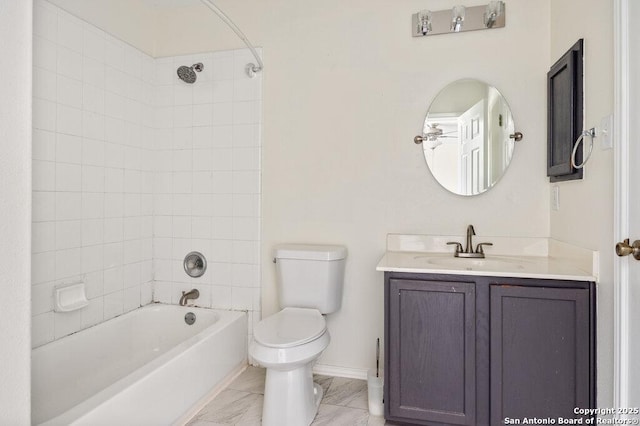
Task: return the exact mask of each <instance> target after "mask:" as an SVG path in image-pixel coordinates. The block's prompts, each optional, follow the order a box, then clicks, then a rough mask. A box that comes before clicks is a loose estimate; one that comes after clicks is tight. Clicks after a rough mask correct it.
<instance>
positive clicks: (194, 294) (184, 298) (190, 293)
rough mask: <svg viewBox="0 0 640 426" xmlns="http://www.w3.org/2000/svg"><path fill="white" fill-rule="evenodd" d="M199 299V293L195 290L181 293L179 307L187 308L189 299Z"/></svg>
mask: <svg viewBox="0 0 640 426" xmlns="http://www.w3.org/2000/svg"><path fill="white" fill-rule="evenodd" d="M198 297H200V292H199V291H198V289H197V288H194V289H191V290H189V291H186V292H185V291H183V292H182V297H181V298H180V306H187V300H189V299H197V298H198Z"/></svg>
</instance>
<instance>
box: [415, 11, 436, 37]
mask: <svg viewBox="0 0 640 426" xmlns="http://www.w3.org/2000/svg"><path fill="white" fill-rule="evenodd" d="M431 31H432V28H431V11H430V10H426V9H425V10H421V11H420V12H418V28H417V32H418V33H420V34H422V35H427V34H429V33H430V32H431Z"/></svg>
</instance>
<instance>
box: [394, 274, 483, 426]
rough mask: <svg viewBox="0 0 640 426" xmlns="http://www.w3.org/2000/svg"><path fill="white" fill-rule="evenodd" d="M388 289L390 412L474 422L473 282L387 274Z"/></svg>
mask: <svg viewBox="0 0 640 426" xmlns="http://www.w3.org/2000/svg"><path fill="white" fill-rule="evenodd" d="M389 292H390V293H389V296H388V297H389V318H388V321H389V323H388V334H389V335H388V339H389V360H388V369H389V371H388V374H387V377H388V380H389V393H388V399H389V401H388V409H389V412H388V414H389V417H390V418H391V419H394V418H395V419H396V420H400V418H403V419H412V420H414V421H417V422H418V423H420V422H422V423H426V422H442V423H447V424H454V425H473V424H475V405H476V397H475V391H476V383H475V374H476V372H475V368H476V367H475V286H474V284H472V283H464V282H439V281H413V280H396V279H391V280H390V287H389ZM426 424H430V423H426Z"/></svg>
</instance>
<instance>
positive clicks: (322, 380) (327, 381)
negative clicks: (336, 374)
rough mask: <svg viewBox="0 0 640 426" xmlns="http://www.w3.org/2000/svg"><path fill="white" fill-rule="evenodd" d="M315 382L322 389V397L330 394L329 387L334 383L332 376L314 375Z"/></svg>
mask: <svg viewBox="0 0 640 426" xmlns="http://www.w3.org/2000/svg"><path fill="white" fill-rule="evenodd" d="M313 381H314V382H315V383H317V384H319V385H320V387H322V395H326V394H327V392H329V386H331V382H332V381H333V377H331V376H322V375H320V374H314V375H313Z"/></svg>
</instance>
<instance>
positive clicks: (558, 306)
mask: <svg viewBox="0 0 640 426" xmlns="http://www.w3.org/2000/svg"><path fill="white" fill-rule="evenodd" d="M589 327H590V323H589V290H587V289H561V288H543V287H518V286H499V285H493V286H491V424H492V425H499V424H503V422H504V419H505V418H507V417H509V418H512V419H522V418H524V417H529V418H531V417H537V418H547V417H551V418H558V417H565V418H574V417H575V415H574V414H573V410H574V408H575V407H580V408H588V407H589V389H590V367H589V363H590V359H589V358H590V341H589Z"/></svg>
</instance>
